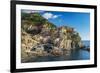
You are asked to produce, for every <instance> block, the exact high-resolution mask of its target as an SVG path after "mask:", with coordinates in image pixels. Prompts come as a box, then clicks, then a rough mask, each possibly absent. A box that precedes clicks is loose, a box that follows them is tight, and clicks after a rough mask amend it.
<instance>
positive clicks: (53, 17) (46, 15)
mask: <svg viewBox="0 0 100 73" xmlns="http://www.w3.org/2000/svg"><path fill="white" fill-rule="evenodd" d="M59 16H61V15H54V14H52V13H50V12H47V13H44V14H43V17H44V18H46V19H55V18H58V17H59Z"/></svg>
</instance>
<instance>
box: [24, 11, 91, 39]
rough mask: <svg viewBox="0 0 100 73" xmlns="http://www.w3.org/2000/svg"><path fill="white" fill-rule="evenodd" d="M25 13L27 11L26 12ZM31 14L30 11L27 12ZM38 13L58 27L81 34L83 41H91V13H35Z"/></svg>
mask: <svg viewBox="0 0 100 73" xmlns="http://www.w3.org/2000/svg"><path fill="white" fill-rule="evenodd" d="M24 12H25V11H24ZM26 12H27V13H29V12H30V11H28V10H27V11H26ZM31 12H33V13H34V12H38V13H40V14H41V15H42V16H43V17H44V18H46V19H48V21H50V22H52V23H54V24H55V25H56V26H58V27H60V26H70V27H73V28H74V29H75V30H76V31H77V32H79V34H80V36H81V38H82V40H90V13H82V12H81V13H80V12H54V11H34V10H31Z"/></svg>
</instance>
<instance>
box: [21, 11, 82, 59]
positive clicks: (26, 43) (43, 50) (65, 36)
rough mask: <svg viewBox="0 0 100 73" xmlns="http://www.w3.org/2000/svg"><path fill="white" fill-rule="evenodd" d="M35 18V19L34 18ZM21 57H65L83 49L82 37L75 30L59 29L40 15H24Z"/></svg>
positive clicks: (64, 27) (69, 28)
mask: <svg viewBox="0 0 100 73" xmlns="http://www.w3.org/2000/svg"><path fill="white" fill-rule="evenodd" d="M34 17H35V18H34ZM21 23H22V26H21V51H22V52H21V57H22V58H24V59H25V58H28V57H31V56H32V57H33V56H46V55H54V56H59V55H64V54H66V53H67V52H65V51H70V50H74V49H76V48H80V47H82V43H81V37H80V35H79V33H78V32H76V31H74V28H71V27H68V26H62V27H57V26H55V25H54V24H52V23H50V22H49V21H48V20H46V19H44V18H43V17H42V16H41V15H40V14H39V13H33V14H26V17H25V14H24V16H23V13H22V21H21Z"/></svg>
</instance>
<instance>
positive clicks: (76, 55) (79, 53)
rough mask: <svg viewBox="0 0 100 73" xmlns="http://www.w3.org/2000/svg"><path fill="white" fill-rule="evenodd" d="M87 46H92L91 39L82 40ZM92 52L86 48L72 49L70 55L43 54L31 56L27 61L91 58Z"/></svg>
mask: <svg viewBox="0 0 100 73" xmlns="http://www.w3.org/2000/svg"><path fill="white" fill-rule="evenodd" d="M82 43H83V44H84V45H85V46H86V47H90V41H87V40H85V41H82ZM89 59H90V52H89V51H87V50H84V49H78V50H74V51H70V53H69V55H63V56H42V57H36V58H30V59H29V60H27V61H26V62H49V61H69V60H89Z"/></svg>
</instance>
